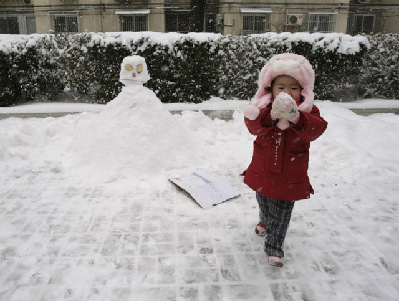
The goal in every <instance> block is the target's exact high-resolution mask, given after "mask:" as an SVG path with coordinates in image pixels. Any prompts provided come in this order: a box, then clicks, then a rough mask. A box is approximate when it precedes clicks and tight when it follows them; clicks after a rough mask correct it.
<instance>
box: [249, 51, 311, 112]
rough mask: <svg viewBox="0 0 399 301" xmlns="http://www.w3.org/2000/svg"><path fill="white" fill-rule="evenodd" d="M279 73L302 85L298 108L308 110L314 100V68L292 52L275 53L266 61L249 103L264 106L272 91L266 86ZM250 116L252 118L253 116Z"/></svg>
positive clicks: (268, 85)
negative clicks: (301, 99) (301, 100)
mask: <svg viewBox="0 0 399 301" xmlns="http://www.w3.org/2000/svg"><path fill="white" fill-rule="evenodd" d="M280 75H289V76H291V77H293V78H295V79H296V80H297V81H298V83H299V84H300V85H301V87H302V91H301V95H302V97H303V103H302V104H301V105H300V106H299V107H298V110H300V111H304V112H310V111H311V110H312V107H313V102H314V93H313V88H314V80H315V75H314V70H313V68H312V65H311V64H310V63H309V61H308V60H307V59H306V58H305V57H304V56H302V55H298V54H294V53H283V54H277V55H275V56H273V57H272V58H271V59H270V60H269V61H268V62H267V64H266V65H265V66H264V67H263V68H262V70H261V72H260V74H259V80H258V91H257V92H256V94H255V96H254V98H253V100H252V102H251V104H252V105H255V106H256V107H257V108H259V109H261V108H264V107H266V106H267V105H268V104H269V103H270V102H271V99H272V92H271V91H270V90H269V89H268V88H269V87H270V86H271V84H272V81H273V80H274V79H275V78H276V77H277V76H280ZM244 115H245V112H244ZM246 117H247V116H246ZM251 117H252V118H253V116H251ZM255 119H256V118H255Z"/></svg>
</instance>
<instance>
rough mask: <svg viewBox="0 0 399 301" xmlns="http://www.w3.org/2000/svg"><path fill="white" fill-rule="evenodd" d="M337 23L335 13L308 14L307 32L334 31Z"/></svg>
mask: <svg viewBox="0 0 399 301" xmlns="http://www.w3.org/2000/svg"><path fill="white" fill-rule="evenodd" d="M336 24H337V14H327V13H326V14H317V13H311V14H309V20H308V31H309V32H334V31H335V28H336Z"/></svg>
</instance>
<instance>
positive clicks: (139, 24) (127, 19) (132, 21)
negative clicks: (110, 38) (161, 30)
mask: <svg viewBox="0 0 399 301" xmlns="http://www.w3.org/2000/svg"><path fill="white" fill-rule="evenodd" d="M120 22H121V30H122V31H147V30H148V18H147V15H135V16H129V15H128V16H126V15H122V16H120Z"/></svg>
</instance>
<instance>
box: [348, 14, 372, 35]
mask: <svg viewBox="0 0 399 301" xmlns="http://www.w3.org/2000/svg"><path fill="white" fill-rule="evenodd" d="M366 17H371V18H373V24H372V28H371V31H368V32H366V31H365V30H364V20H365V18H366ZM359 18H362V26H361V27H362V28H361V30H358V28H357V19H359ZM375 19H376V18H375V15H372V14H356V15H354V16H353V21H352V22H353V32H354V34H359V33H367V34H370V33H372V32H374V27H375Z"/></svg>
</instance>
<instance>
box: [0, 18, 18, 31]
mask: <svg viewBox="0 0 399 301" xmlns="http://www.w3.org/2000/svg"><path fill="white" fill-rule="evenodd" d="M0 34H19V25H18V17H0Z"/></svg>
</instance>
